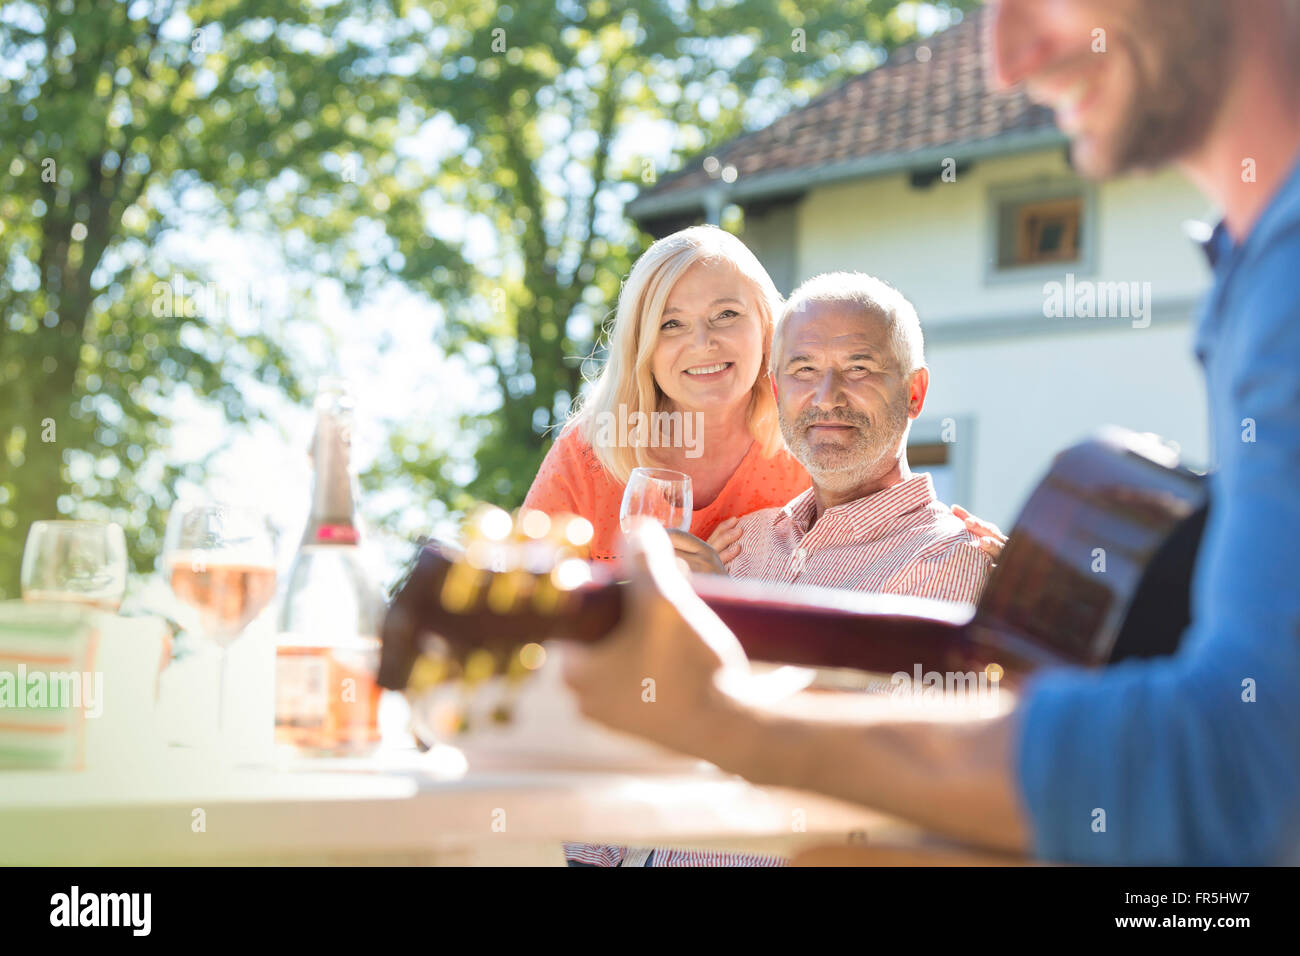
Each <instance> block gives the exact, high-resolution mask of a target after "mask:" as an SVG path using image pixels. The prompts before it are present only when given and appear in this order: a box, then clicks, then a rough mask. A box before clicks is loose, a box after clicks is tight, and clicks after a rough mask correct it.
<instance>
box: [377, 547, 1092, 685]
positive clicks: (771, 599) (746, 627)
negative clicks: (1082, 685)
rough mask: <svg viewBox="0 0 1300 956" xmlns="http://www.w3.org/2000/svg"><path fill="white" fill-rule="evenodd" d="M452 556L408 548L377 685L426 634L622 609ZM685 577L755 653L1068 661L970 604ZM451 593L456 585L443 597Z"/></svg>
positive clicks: (892, 666)
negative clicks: (544, 594) (537, 591)
mask: <svg viewBox="0 0 1300 956" xmlns="http://www.w3.org/2000/svg"><path fill="white" fill-rule="evenodd" d="M457 567H458V562H457V560H456V558H455V556H454V555H453V554H452V553H450V552H444V551H442V550H440V549H438V548H433V547H430V548H424V549H422V550H421V552H420V553H419V555H418V556H417V560H416V562H415V565H414V566H413V568H412V571H411V573H410V575H409V576H408V579H407V581H406V582H405V583H404V584H403V585H402V587H401V589H400V591H399V593H398V594H397V596H396V597H395V598H394V600H393V602H392V604H391V606H390V607H389V610H388V613H387V614H386V615H385V618H384V624H383V631H382V636H383V653H382V656H381V660H380V669H379V681H380V684H381V685H382V686H384V687H388V688H392V689H397V690H400V689H403V688H405V687H406V682H407V680H408V678H409V676H410V674H411V671H412V668H413V666H414V664H415V661H416V658H417V657H418V656H419V654H420V653H421V652H422V651H424V650H426V649H427V647H426V642H427V641H428V640H429V639H431V638H434V637H435V636H436V638H437V639H438V640H439V641H441V643H442V646H444V647H450V648H453V649H460V650H462V651H464V650H472V649H474V648H484V649H488V650H490V651H492V652H494V653H495V654H497V655H498V657H501V656H502V655H504V654H508V653H509V652H511V650H512V649H513V648H515V647H517V646H518V645H520V644H522V643H524V642H527V641H542V640H546V639H547V638H552V637H556V638H563V639H566V640H573V641H581V642H595V641H599V640H603V639H604V638H605V637H607V636H608V635H609V634H611V633H612V632H614V631H616V630H617V628H618V624H619V622H620V621H621V620H622V619H623V616H624V613H625V611H626V608H627V601H628V592H627V585H626V584H625V583H622V582H618V581H614V580H612V579H611V578H610V577H608V576H607V575H605V574H602V573H599V572H598V573H597V575H596V577H595V578H594V579H593V580H591V581H588V582H587V583H585V584H582V585H580V586H579V587H577V588H574V589H572V590H566V591H564V592H559V593H556V594H555V600H554V601H550V602H548V601H542V602H541V604H540V605H539V604H538V601H537V599H536V595H533V596H530V594H531V592H530V591H529V589H528V588H526V587H522V585H521V587H520V588H519V589H516V587H515V585H516V584H520V582H518V581H516V580H515V579H513V578H512V577H511V575H510V574H503V575H496V576H493V575H490V574H488V573H487V572H485V571H469V572H468V577H466V578H465V579H463V580H460V581H459V582H456V581H451V580H449V578H448V574H449V572H450V571H453V570H455V569H457ZM459 567H460V569H461V570H465V569H464V567H463V566H459ZM491 581H494V582H495V583H490V582H491ZM512 582H514V583H512ZM691 584H692V586H693V587H694V589H695V591H696V593H697V594H698V595H699V596H700V598H701V599H702V600H703V601H704V603H705V604H707V605H708V606H709V607H710V608H711V609H712V610H713V611H714V613H716V614H717V615H718V617H719V618H720V619H721V620H722V623H723V624H725V625H726V626H727V627H728V628H729V629H730V630H731V631H732V633H733V634H735V635H736V637H737V638H738V640H739V641H740V644H741V646H742V647H743V648H744V649H745V652H746V654H748V655H749V657H750V658H751V659H753V660H759V661H765V662H770V663H779V664H794V665H798V666H802V667H817V668H845V669H852V670H858V671H869V672H874V673H880V674H894V673H897V672H899V671H902V672H905V673H907V674H908V675H909V676H913V675H915V674H916V672H917V670H918V669H919V670H920V672H921V673H922V674H930V673H935V672H937V673H938V674H940V675H947V674H955V675H956V674H969V673H970V672H972V671H973V672H979V671H982V670H984V669H985V668H986V667H987V666H988V665H991V664H996V665H999V667H1000V668H1001V673H1002V678H1001V679H1002V680H1003V681H1004V682H1007V683H1009V684H1014V683H1015V682H1017V681H1018V680H1020V679H1022V678H1023V677H1024V676H1026V675H1027V674H1029V673H1030V672H1031V671H1034V670H1036V669H1038V668H1041V667H1043V666H1046V665H1052V664H1061V663H1066V662H1067V661H1066V660H1065V659H1063V658H1062V657H1061V656H1060V654H1059V652H1056V651H1053V650H1051V649H1049V648H1047V647H1045V646H1043V645H1042V644H1041V643H1034V642H1032V641H1028V640H1024V639H1017V638H1015V637H1014V636H1013V635H1011V634H1008V633H1003V632H1001V631H998V630H996V629H993V628H989V627H986V626H983V625H981V624H980V623H978V621H977V619H976V618H975V608H974V607H972V606H971V605H968V604H954V603H948V602H945V601H931V600H925V599H922V598H910V597H899V596H896V595H884V594H862V593H859V592H855V591H847V590H840V589H835V588H819V587H808V586H801V585H789V586H780V585H773V584H772V583H771V582H761V581H738V580H734V579H731V578H727V577H723V576H720V575H718V576H715V575H695V576H694V577H693V578H692V579H691ZM497 585H501V587H499V588H498V587H497ZM462 592H463V593H462ZM448 594H459V595H460V596H459V598H457V599H455V600H452V601H451V602H450V605H449V602H448ZM1074 663H1078V662H1074ZM941 679H944V678H942V677H941Z"/></svg>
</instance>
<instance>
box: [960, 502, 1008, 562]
mask: <svg viewBox="0 0 1300 956" xmlns="http://www.w3.org/2000/svg"><path fill="white" fill-rule="evenodd" d="M952 513H953V514H955V515H956V516H957V517H958V518H960V519H961V520H962V521H963V522H965V524H966V530H967V531H969V532H970V533H971V534H973V535H975V537H976V538H977V539H979V543H980V550H981V551H983V552H984V553H985V554H987V555H988V556H989V557H990V558H992V559H993V561H995V562H996V561H997V559H998V558H1000V557H1001V556H1002V549H1003V548H1005V547H1006V546H1007V536H1006V535H1005V534H1003V533H1002V530H1001V529H1000V528H999V527H998V526H997V525H995V524H991V523H990V522H988V521H985V520H983V519H982V518H977V517H975V516H974V515H973V514H971V513H970V512H969V511H967V510H966V509H965V508H963V507H962V506H961V505H953V506H952Z"/></svg>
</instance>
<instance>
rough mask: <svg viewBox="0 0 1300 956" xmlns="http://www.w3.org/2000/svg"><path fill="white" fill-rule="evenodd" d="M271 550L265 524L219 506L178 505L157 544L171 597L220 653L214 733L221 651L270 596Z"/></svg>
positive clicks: (222, 689)
mask: <svg viewBox="0 0 1300 956" xmlns="http://www.w3.org/2000/svg"><path fill="white" fill-rule="evenodd" d="M274 552H275V546H274V542H273V539H272V536H271V531H270V528H269V526H268V525H267V522H266V518H265V517H264V516H263V515H262V514H261V512H259V511H257V510H256V509H252V508H245V507H240V506H238V505H231V504H225V503H212V502H202V503H182V504H179V505H177V506H176V507H175V508H174V509H172V513H171V515H170V517H169V519H168V521H167V532H166V535H165V536H164V538H163V566H164V569H165V573H166V575H167V581H168V583H169V584H170V585H171V589H172V593H173V594H175V595H176V597H177V599H178V600H180V601H181V602H183V603H184V604H187V605H189V606H190V607H192V608H193V609H194V610H195V611H197V612H198V617H199V622H200V627H199V632H200V633H201V634H202V635H203V636H204V637H205V638H207V639H208V640H209V641H212V642H213V643H214V644H216V645H217V646H218V647H219V648H220V649H221V662H220V666H221V676H220V679H219V682H218V685H217V730H218V731H220V730H221V729H222V726H223V723H224V712H225V695H226V683H227V682H226V670H227V663H228V660H229V655H228V652H227V648H228V647H229V646H230V645H231V644H232V643H234V641H235V640H237V639H238V638H239V636H240V634H242V633H243V631H244V628H246V627H247V626H248V625H249V624H250V623H252V621H253V619H254V618H256V617H257V616H258V615H259V614H260V613H262V611H263V609H265V608H266V606H267V605H268V604H269V603H270V602H271V598H272V597H274V595H275V553H274Z"/></svg>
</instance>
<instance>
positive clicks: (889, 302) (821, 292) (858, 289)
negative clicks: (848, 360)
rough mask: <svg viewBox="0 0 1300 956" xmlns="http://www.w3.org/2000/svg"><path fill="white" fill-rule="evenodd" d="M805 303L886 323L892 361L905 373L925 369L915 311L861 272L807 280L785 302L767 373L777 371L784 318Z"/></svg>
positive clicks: (888, 287) (889, 287)
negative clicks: (838, 306) (846, 309)
mask: <svg viewBox="0 0 1300 956" xmlns="http://www.w3.org/2000/svg"><path fill="white" fill-rule="evenodd" d="M809 302H842V303H845V304H847V305H852V306H854V307H856V308H859V309H861V310H862V311H864V312H868V313H870V314H872V315H879V316H882V317H884V319H885V320H886V321H888V322H889V339H890V344H891V346H892V348H893V352H894V360H895V361H896V362H897V363H898V367H899V368H900V369H902V371H903V372H905V373H911V372H915V371H916V370H917V369H919V368H924V367H925V340H924V338H923V336H922V335H921V320H920V319H918V318H917V316H916V309H915V308H913V306H912V303H910V302H908V301H907V299H906V298H905V297H904V296H903V293H901V292H899V291H898V290H897V289H895V288H894V287H893V286H892V285H890V284H889V283H888V282H885V281H884V280H882V279H877V278H876V277H875V276H869V275H867V274H866V273H865V272H824V273H822V274H821V275H817V276H813V277H812V278H811V279H808V280H807V281H806V282H804V283H803V284H802V285H800V286H799V288H797V289H795V290H794V292H792V293H790V298H789V299H787V300H786V303H785V308H784V309H782V310H781V317H780V319H779V320H778V321H777V324H776V332H775V335H774V342H773V346H772V354H771V361H770V363H769V364H770V369H769V370H770V371H771V372H772V374H774V375H775V374H776V371H777V352H778V348H777V343H779V342H781V341H782V339H781V335H782V332H783V330H784V326H785V320H786V317H787V316H789V315H791V314H793V313H795V312H797V311H799V310H800V309H802V308H803V307H804V306H805V305H807V304H808V303H809Z"/></svg>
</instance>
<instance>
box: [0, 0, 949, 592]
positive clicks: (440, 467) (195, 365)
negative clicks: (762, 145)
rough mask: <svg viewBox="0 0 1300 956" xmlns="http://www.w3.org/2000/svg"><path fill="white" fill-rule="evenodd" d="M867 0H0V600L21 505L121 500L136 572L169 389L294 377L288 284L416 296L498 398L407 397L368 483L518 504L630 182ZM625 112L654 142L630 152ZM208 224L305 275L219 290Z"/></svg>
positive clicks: (830, 35)
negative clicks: (239, 307)
mask: <svg viewBox="0 0 1300 956" xmlns="http://www.w3.org/2000/svg"><path fill="white" fill-rule="evenodd" d="M958 5H964V4H958ZM895 6H896V4H895V2H893V0H887V2H869V0H841V2H833V0H817V2H808V3H795V2H794V0H735V2H731V3H728V4H724V3H720V2H687V3H679V2H676V0H643V2H640V3H626V2H623V3H612V2H608V0H595V2H590V3H577V2H572V0H560V2H558V3H556V4H554V5H551V4H518V5H507V4H503V3H495V2H479V0H434V2H408V0H379V2H374V3H372V2H362V0H336V2H319V0H127V2H112V3H102V2H92V0H85V2H74V0H57V2H54V3H35V2H22V0H18V2H11V3H8V4H6V5H5V6H4V8H3V10H2V11H0V442H2V443H3V444H2V450H0V463H2V467H3V471H2V472H0V594H3V593H10V594H12V593H13V592H14V590H15V584H16V577H17V566H18V556H19V554H20V552H21V548H22V540H21V538H22V532H23V531H24V529H25V527H26V525H27V524H28V523H29V522H30V521H31V520H34V519H36V518H41V517H50V516H55V515H72V514H76V515H82V516H111V517H113V518H115V519H117V520H120V521H122V522H123V523H124V524H125V526H126V528H127V530H128V538H129V540H130V542H131V545H132V559H133V562H134V564H135V566H136V568H137V569H142V570H143V569H146V568H148V567H149V566H150V563H151V561H152V559H153V557H154V555H155V554H156V552H157V549H158V547H159V545H160V541H159V537H160V535H159V534H158V531H159V529H160V528H161V527H162V523H163V512H164V511H165V510H166V508H167V507H168V505H169V504H170V501H171V495H172V490H171V489H172V487H173V485H174V482H175V480H176V478H177V477H178V476H179V475H181V474H191V475H193V476H195V477H200V476H201V475H202V469H203V463H202V462H177V461H173V460H171V459H170V458H169V456H168V455H167V454H166V448H167V445H168V443H169V435H170V433H171V430H172V427H173V425H174V423H173V422H171V421H170V420H169V418H168V413H167V409H168V407H169V402H170V400H171V399H173V398H175V397H176V396H177V395H180V394H184V393H186V392H193V393H194V394H196V395H198V396H201V397H203V398H204V399H207V400H210V401H214V402H216V403H217V404H218V405H219V406H220V407H221V409H222V410H223V413H224V414H225V416H226V418H227V419H228V420H229V421H230V422H232V423H243V422H248V421H251V420H253V419H256V418H258V417H260V416H263V415H264V410H263V409H262V408H261V406H259V404H258V402H257V400H256V398H255V397H254V396H255V389H254V388H253V387H252V386H253V385H257V384H260V385H261V386H264V387H267V388H272V389H277V390H281V391H283V392H284V393H286V394H288V395H289V396H290V397H291V398H293V399H295V400H296V399H298V398H299V397H300V392H301V384H300V379H301V377H302V376H301V369H300V368H299V367H298V364H299V363H298V362H297V361H296V360H295V356H294V355H293V354H291V353H290V351H289V350H288V348H287V345H286V343H287V341H288V340H287V338H286V328H287V323H289V322H292V321H298V320H301V321H310V320H311V318H312V316H311V311H310V306H309V293H310V281H309V280H310V278H311V277H312V276H329V277H331V278H334V279H337V280H339V281H341V282H342V283H343V285H344V287H345V289H346V291H347V292H348V293H349V295H350V296H351V297H352V298H353V300H354V301H361V300H362V299H363V298H364V297H366V296H367V295H371V294H373V293H374V292H375V291H376V290H378V289H380V288H382V287H383V286H385V285H386V284H389V283H393V282H397V283H402V284H404V285H406V286H407V287H409V288H411V289H414V290H417V291H419V292H421V293H423V294H425V295H427V296H428V297H429V299H430V300H431V301H433V302H436V303H437V304H438V305H439V306H440V307H441V309H442V310H443V313H444V315H445V321H444V322H443V323H442V325H441V326H440V327H439V329H438V330H437V337H438V340H439V342H440V343H441V344H442V346H443V347H444V348H445V349H447V350H448V351H449V352H451V353H455V354H458V355H461V356H463V358H464V359H465V361H467V362H469V363H471V364H474V365H481V367H482V369H483V370H484V374H485V382H484V384H485V386H486V388H487V389H488V390H489V391H490V392H494V393H495V394H496V395H497V396H499V403H492V402H490V403H487V405H486V406H484V407H480V408H473V409H471V410H470V411H468V412H467V413H466V414H465V416H464V417H463V419H462V421H461V428H460V430H459V433H458V434H457V435H455V436H451V437H447V436H431V435H429V434H427V433H426V432H425V431H423V430H422V429H421V427H420V426H419V420H420V417H421V416H420V413H419V410H418V409H410V410H406V411H407V413H408V414H406V415H405V416H404V418H405V420H399V421H397V422H396V423H395V428H394V432H393V437H392V440H391V442H390V445H389V451H388V454H386V455H385V456H384V457H383V458H381V460H380V461H379V462H378V463H377V464H376V467H375V468H374V469H372V470H371V472H370V473H369V474H368V475H367V476H366V480H367V483H368V484H369V485H370V486H371V487H374V486H376V485H381V484H382V485H384V486H386V487H390V488H391V487H406V488H407V489H408V490H409V492H410V493H411V494H412V495H415V496H417V497H418V498H419V499H421V500H425V501H429V500H436V501H438V502H440V503H441V504H442V507H444V508H445V509H451V510H454V509H457V508H459V507H463V506H464V504H465V503H467V501H468V500H470V499H471V498H488V499H492V500H495V501H499V502H501V503H503V504H506V505H511V504H515V503H517V502H518V501H519V500H520V499H521V498H522V496H523V493H524V490H525V489H526V488H527V486H528V483H529V482H530V480H531V478H532V476H533V474H534V473H535V471H536V468H537V466H538V464H539V462H540V460H541V457H542V454H543V453H544V451H545V448H546V446H547V443H548V441H549V434H550V431H549V430H550V429H551V427H552V426H554V425H555V424H557V423H559V422H561V421H562V420H563V419H564V417H565V415H566V413H567V410H568V408H569V404H570V402H571V401H572V400H573V398H574V397H575V396H576V395H577V394H578V391H579V388H580V387H581V383H582V374H583V361H582V358H583V357H584V356H586V355H588V354H590V353H591V351H592V348H593V345H594V343H595V341H596V339H597V337H598V334H599V329H600V326H601V323H602V320H603V317H604V316H605V315H606V314H607V312H608V311H609V309H610V308H611V307H612V305H613V303H614V300H615V298H616V296H617V292H618V288H619V283H620V280H621V277H622V276H623V275H624V274H626V271H627V268H628V267H629V265H630V263H631V261H632V260H633V258H634V257H635V255H636V254H637V253H638V252H639V251H640V249H641V247H642V246H643V245H644V237H642V236H640V235H639V234H638V233H637V232H636V231H635V229H633V228H631V227H630V226H629V225H628V224H627V223H626V221H625V220H624V218H623V216H622V204H623V202H624V201H625V200H626V199H627V198H629V197H630V196H631V195H632V194H633V192H634V190H635V186H636V184H638V183H642V182H644V181H645V179H646V178H647V177H648V176H650V175H651V174H652V173H653V172H654V171H655V169H658V170H659V171H662V169H663V168H667V167H666V166H665V165H664V163H665V162H669V163H671V162H677V161H678V160H679V159H680V157H681V156H683V155H687V154H691V153H693V152H695V151H697V150H699V149H702V148H704V147H705V146H706V145H707V144H709V143H715V142H718V141H719V140H721V139H724V138H727V137H729V136H731V135H733V134H735V133H736V132H738V131H739V130H741V129H742V128H744V127H745V126H746V125H753V124H755V123H758V122H762V121H765V120H766V119H770V118H771V115H772V113H773V111H774V110H779V109H782V108H784V107H785V106H788V105H789V104H790V103H792V102H796V101H798V100H799V99H800V98H803V97H806V96H807V95H809V94H810V93H811V92H814V91H815V90H817V89H819V88H820V87H821V86H822V85H823V84H825V83H826V82H828V81H831V80H833V79H835V78H836V77H838V76H839V75H841V74H843V73H845V72H847V71H849V70H860V69H863V68H865V67H866V66H868V65H869V64H870V62H871V57H872V56H873V55H875V54H877V53H878V52H879V51H880V50H883V49H887V48H888V47H889V46H891V45H892V44H894V43H896V42H899V41H901V40H904V39H906V38H908V37H909V36H910V35H911V32H912V27H911V26H910V25H909V24H908V23H907V22H905V21H904V20H903V19H902V18H900V17H899V16H898V13H897V11H896V10H895ZM799 31H802V33H800V32H799ZM655 123H657V124H659V125H658V126H657V127H651V126H648V125H646V124H655ZM652 128H653V129H657V130H660V131H662V132H659V133H656V134H655V135H656V136H658V137H659V138H660V139H664V140H667V141H668V142H667V143H666V144H664V143H661V142H660V143H654V144H646V145H645V146H642V145H639V144H637V143H635V142H632V139H633V138H634V137H635V135H637V134H636V131H637V130H646V129H652ZM218 225H224V226H227V227H230V228H237V229H238V230H240V232H241V233H242V234H257V235H260V236H263V237H265V238H266V239H267V241H269V242H271V243H273V244H274V246H275V248H276V250H277V258H278V259H279V260H280V261H279V262H277V263H272V264H270V265H269V267H268V268H270V269H271V270H273V271H274V276H275V277H285V278H292V279H297V280H305V282H300V283H299V285H298V286H296V287H294V288H293V289H292V295H291V296H290V297H289V306H288V307H287V318H286V319H285V320H284V321H278V320H277V319H278V313H277V315H268V314H259V313H257V312H256V310H255V309H254V310H253V312H254V314H253V316H252V321H251V322H249V321H245V322H242V323H241V322H240V321H238V320H237V319H238V317H237V316H232V315H231V314H229V310H227V309H225V308H224V306H223V305H222V303H225V302H227V301H229V300H231V299H232V298H238V292H237V290H232V289H231V288H230V286H231V283H230V281H229V277H226V276H223V275H221V274H220V273H214V272H213V270H214V268H215V266H214V264H213V263H212V262H211V261H207V260H205V259H204V258H203V257H202V255H196V254H195V253H194V251H193V249H192V248H191V249H187V248H186V243H185V242H184V240H186V239H189V240H190V243H189V245H190V246H193V245H195V243H194V242H193V240H194V238H195V237H196V236H197V235H201V234H202V233H203V231H204V230H206V229H210V228H213V227H215V226H218ZM270 278H272V276H270V275H268V280H269V279H270ZM205 290H208V291H210V292H212V294H207V292H205ZM253 291H254V292H255V293H256V292H259V291H262V290H253ZM252 298H256V296H255V295H254V296H252ZM400 359H401V356H394V357H393V360H395V361H400ZM426 513H427V512H426Z"/></svg>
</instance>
